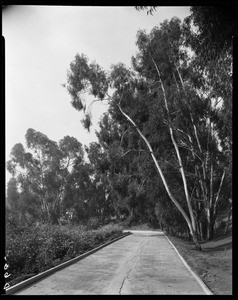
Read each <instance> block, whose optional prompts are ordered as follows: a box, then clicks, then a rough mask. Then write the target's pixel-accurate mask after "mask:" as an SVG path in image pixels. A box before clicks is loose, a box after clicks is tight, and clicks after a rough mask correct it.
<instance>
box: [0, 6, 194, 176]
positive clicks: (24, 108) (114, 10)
mask: <svg viewBox="0 0 238 300" xmlns="http://www.w3.org/2000/svg"><path fill="white" fill-rule="evenodd" d="M189 14H190V12H189V7H185V6H180V7H172V6H171V7H159V8H158V9H157V12H155V13H154V14H153V16H151V15H147V14H146V12H145V11H140V12H138V11H136V10H135V8H134V7H133V6H132V7H130V6H125V7H123V6H121V7H115V6H112V7H100V6H99V7H95V6H87V7H83V6H30V5H19V6H9V7H7V8H6V9H4V10H3V11H2V34H3V36H4V37H5V47H6V49H5V53H6V61H5V62H6V66H5V70H6V75H5V78H6V100H5V103H6V105H5V107H6V112H5V116H6V117H5V123H6V144H5V145H6V161H7V160H8V159H9V154H10V151H11V149H12V147H13V146H14V145H15V144H16V143H19V142H21V143H22V144H23V145H24V146H25V134H26V131H27V129H28V128H33V129H35V130H37V131H40V132H42V133H44V134H46V135H47V136H48V137H49V138H50V139H52V140H54V141H56V142H58V141H59V140H60V139H62V138H63V137H64V136H66V135H69V136H74V137H75V138H77V139H78V140H79V141H80V142H81V143H82V144H86V145H88V144H89V143H90V142H92V141H95V140H96V136H95V133H94V129H93V128H92V129H91V133H88V132H87V131H86V130H85V129H84V128H83V126H82V124H81V122H80V120H81V118H82V113H79V112H77V111H76V110H75V109H74V108H73V107H72V106H71V104H70V100H71V99H70V95H69V94H68V93H67V90H66V89H64V88H63V87H62V86H61V84H62V83H66V74H67V69H69V64H70V62H71V61H72V60H73V59H74V56H75V54H76V53H79V54H81V53H84V54H86V55H87V56H88V57H89V60H90V61H91V60H96V62H97V63H99V64H100V65H101V66H102V67H103V68H104V69H106V70H107V69H109V68H110V65H111V64H116V63H118V62H123V63H125V64H126V65H127V66H128V67H130V66H131V63H130V62H131V56H132V55H134V54H135V53H136V51H137V48H136V45H135V41H136V33H137V31H138V30H139V29H146V31H147V32H148V33H149V32H150V31H151V29H152V28H153V27H154V26H156V25H159V24H160V23H161V22H162V21H163V20H165V19H171V18H172V17H174V16H177V17H179V18H180V19H183V18H184V17H186V16H188V15H189ZM105 109H106V106H105V105H100V104H97V103H95V104H94V105H93V108H92V115H93V124H94V128H96V124H97V122H98V120H99V117H100V116H101V115H102V113H103V112H104V111H105ZM6 176H7V177H6V182H7V181H8V180H9V178H10V177H9V174H8V172H7V175H6Z"/></svg>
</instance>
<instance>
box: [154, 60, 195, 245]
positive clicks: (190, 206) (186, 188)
mask: <svg viewBox="0 0 238 300" xmlns="http://www.w3.org/2000/svg"><path fill="white" fill-rule="evenodd" d="M152 60H153V63H154V66H155V68H156V71H157V74H158V76H159V81H160V84H161V88H162V92H163V97H164V103H165V108H166V110H167V113H168V121H169V122H168V123H169V132H170V136H171V140H172V143H173V145H174V148H175V151H176V155H177V158H178V162H179V166H180V173H181V177H182V180H183V186H184V193H185V197H186V201H187V206H188V210H189V215H190V218H191V223H192V229H193V230H192V231H193V233H192V234H193V236H194V239H195V240H196V243H195V244H197V226H196V222H195V217H194V212H193V208H192V203H191V199H190V197H189V193H188V186H187V180H186V176H185V172H184V167H183V162H182V158H181V155H180V152H179V148H178V145H177V142H176V140H175V137H174V132H173V128H172V125H171V120H170V111H169V107H168V101H167V97H166V93H165V88H164V85H163V82H162V79H161V75H160V71H159V68H158V66H157V64H156V62H155V60H154V59H153V57H152ZM195 236H196V237H195ZM196 247H197V246H196Z"/></svg>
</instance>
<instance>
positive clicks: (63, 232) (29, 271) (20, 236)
mask: <svg viewBox="0 0 238 300" xmlns="http://www.w3.org/2000/svg"><path fill="white" fill-rule="evenodd" d="M6 234H7V238H6V257H7V262H8V265H9V269H8V273H9V274H11V276H10V277H9V278H8V283H9V284H10V285H13V284H15V283H16V282H17V281H21V280H23V278H26V276H29V277H30V276H33V275H36V274H38V273H40V272H43V271H45V270H48V269H50V268H52V267H54V266H56V265H58V264H60V263H62V262H65V261H67V260H69V259H72V258H74V257H76V256H78V255H80V254H82V253H84V252H86V251H89V250H91V249H93V248H95V247H97V246H99V245H100V244H103V243H105V242H107V241H109V240H112V239H114V238H117V237H119V236H121V235H122V228H121V227H120V226H118V225H114V224H108V225H105V226H102V227H100V228H98V229H87V228H86V227H85V226H80V225H77V226H75V225H66V226H59V225H49V224H45V225H40V226H26V225H25V226H16V225H15V224H11V223H9V222H8V223H7V227H6Z"/></svg>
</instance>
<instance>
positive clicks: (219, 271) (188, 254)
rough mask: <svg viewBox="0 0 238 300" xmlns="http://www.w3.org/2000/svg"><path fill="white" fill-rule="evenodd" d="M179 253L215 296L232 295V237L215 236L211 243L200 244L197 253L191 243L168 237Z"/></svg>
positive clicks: (229, 234) (229, 235) (229, 233)
mask: <svg viewBox="0 0 238 300" xmlns="http://www.w3.org/2000/svg"><path fill="white" fill-rule="evenodd" d="M169 239H170V240H171V242H172V243H173V244H174V246H175V247H176V248H177V249H178V251H179V253H180V254H181V255H182V256H183V258H184V259H185V260H186V261H187V263H188V264H189V265H190V267H191V268H192V270H193V271H194V272H195V273H196V274H197V275H199V277H200V278H201V279H202V280H203V281H204V283H205V284H206V285H207V286H208V287H209V289H210V290H211V291H212V293H213V294H215V295H232V236H231V231H230V232H228V234H227V235H225V236H224V235H220V236H219V235H217V236H216V237H215V238H214V240H213V241H210V242H203V243H201V245H202V247H203V249H204V251H197V250H195V248H194V245H193V243H192V242H189V241H187V240H185V239H182V238H178V237H173V236H169Z"/></svg>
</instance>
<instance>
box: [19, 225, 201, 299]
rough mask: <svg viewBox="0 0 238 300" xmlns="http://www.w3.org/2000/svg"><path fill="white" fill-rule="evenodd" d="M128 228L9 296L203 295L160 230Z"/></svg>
mask: <svg viewBox="0 0 238 300" xmlns="http://www.w3.org/2000/svg"><path fill="white" fill-rule="evenodd" d="M131 232H132V234H131V235H129V236H127V237H125V238H123V239H120V240H118V241H116V242H114V243H112V244H110V245H108V246H106V247H105V248H103V249H101V250H99V251H97V252H95V253H93V254H91V255H89V256H87V257H85V258H83V259H82V260H80V261H78V262H76V263H74V264H72V265H70V266H68V267H66V268H64V269H62V270H59V271H57V272H56V273H54V274H52V275H50V276H48V277H47V278H45V279H42V280H41V281H39V282H37V283H35V284H33V285H32V286H30V287H27V288H25V289H24V290H22V291H20V292H17V293H15V295H83V294H89V295H93V294H95V295H118V294H121V295H143V294H144V295H169V294H170V295H171V294H174V295H179V294H180V295H181V294H182V295H186V294H190V295H191V294H192V295H198V294H201V295H205V292H204V290H203V289H202V287H201V286H200V285H199V284H198V282H197V281H196V279H195V278H194V277H193V276H192V275H191V273H190V272H189V271H188V269H187V268H186V267H185V266H184V264H183V263H182V261H181V259H180V258H179V257H178V255H177V253H176V252H175V250H174V248H173V247H172V245H171V244H170V243H169V241H168V240H167V238H166V237H165V236H164V234H163V232H161V231H146V230H141V231H140V230H136V231H134V230H132V231H131Z"/></svg>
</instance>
